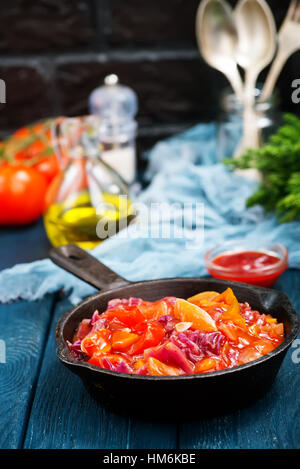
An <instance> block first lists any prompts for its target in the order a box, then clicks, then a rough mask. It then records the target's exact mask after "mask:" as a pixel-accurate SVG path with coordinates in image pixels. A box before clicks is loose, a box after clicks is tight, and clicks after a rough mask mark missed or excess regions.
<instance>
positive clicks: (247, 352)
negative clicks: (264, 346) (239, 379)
mask: <svg viewBox="0 0 300 469" xmlns="http://www.w3.org/2000/svg"><path fill="white" fill-rule="evenodd" d="M261 356H262V354H261V353H260V352H259V351H258V350H256V348H255V347H252V346H251V347H246V348H245V349H243V350H242V351H241V352H240V355H239V363H240V365H243V364H244V363H248V362H252V361H253V360H256V359H257V358H259V357H261Z"/></svg>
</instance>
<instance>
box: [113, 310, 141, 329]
mask: <svg viewBox="0 0 300 469" xmlns="http://www.w3.org/2000/svg"><path fill="white" fill-rule="evenodd" d="M106 316H107V318H108V320H114V319H117V320H118V321H120V322H121V323H123V324H125V326H127V327H130V328H132V327H134V326H135V325H136V324H138V323H141V322H143V321H144V320H145V317H144V316H143V315H142V313H141V312H140V311H139V309H138V308H137V307H136V306H126V307H124V306H120V307H118V308H116V309H112V310H110V311H108V312H107V313H106Z"/></svg>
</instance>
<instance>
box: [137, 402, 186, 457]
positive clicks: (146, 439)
mask: <svg viewBox="0 0 300 469" xmlns="http://www.w3.org/2000/svg"><path fill="white" fill-rule="evenodd" d="M141 398H142V397H141ZM145 405H146V404H145ZM128 447H129V448H130V449H176V448H177V425H176V424H172V423H166V422H151V419H150V420H144V421H143V420H139V419H136V418H132V417H131V418H130V425H129V435H128Z"/></svg>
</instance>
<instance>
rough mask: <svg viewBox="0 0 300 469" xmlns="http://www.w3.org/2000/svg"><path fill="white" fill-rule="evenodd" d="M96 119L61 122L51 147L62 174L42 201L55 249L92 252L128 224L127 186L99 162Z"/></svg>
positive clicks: (60, 119)
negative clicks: (73, 246) (69, 247)
mask: <svg viewBox="0 0 300 469" xmlns="http://www.w3.org/2000/svg"><path fill="white" fill-rule="evenodd" d="M98 128H99V119H98V118H97V117H93V116H87V117H80V118H59V119H57V120H56V121H55V123H54V127H53V144H54V148H55V151H56V153H57V155H58V157H59V159H60V162H61V165H62V167H63V171H62V172H61V173H60V174H59V175H58V176H57V178H55V179H54V181H53V182H52V184H51V185H50V187H49V189H48V192H47V195H46V210H45V214H44V224H45V228H46V232H47V235H48V238H49V240H50V242H51V243H52V244H53V245H54V246H55V247H57V246H62V245H65V244H77V245H78V246H80V247H82V248H84V249H93V248H94V247H95V246H97V245H98V244H99V243H100V242H102V241H104V240H105V239H107V238H108V237H110V236H113V235H114V234H116V233H117V232H118V231H119V230H120V229H122V228H125V227H126V226H127V225H128V224H129V222H130V221H131V219H132V218H133V217H132V215H131V202H130V198H129V188H128V185H127V184H126V183H125V182H124V181H123V180H122V178H121V177H120V176H119V175H118V173H117V172H116V171H115V170H113V169H112V168H111V167H110V166H109V165H108V164H107V163H106V162H104V161H103V160H102V159H101V145H100V143H99V137H98Z"/></svg>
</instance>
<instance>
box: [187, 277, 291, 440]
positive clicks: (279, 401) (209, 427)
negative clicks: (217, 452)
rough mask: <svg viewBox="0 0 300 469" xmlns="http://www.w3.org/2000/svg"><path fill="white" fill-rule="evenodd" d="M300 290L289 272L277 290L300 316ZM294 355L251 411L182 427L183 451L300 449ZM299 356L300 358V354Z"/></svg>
mask: <svg viewBox="0 0 300 469" xmlns="http://www.w3.org/2000/svg"><path fill="white" fill-rule="evenodd" d="M299 286H300V273H299V271H288V272H286V273H285V274H284V276H282V278H281V279H280V281H279V282H278V284H277V285H276V288H278V289H280V290H282V291H284V292H285V293H286V294H287V295H288V296H289V298H290V300H291V302H292V303H293V305H294V307H295V308H296V310H297V311H298V312H299V313H300V297H299ZM298 347H299V346H298ZM293 353H294V356H293V357H294V358H295V349H291V350H290V351H289V353H288V355H287V356H286V358H285V360H284V363H283V365H282V367H281V369H280V371H279V374H278V377H277V379H276V382H275V383H274V385H273V387H272V389H271V390H270V392H269V393H268V394H267V395H266V396H265V397H264V398H262V399H261V400H260V401H258V402H256V403H255V404H254V405H252V406H251V407H249V408H248V409H243V410H241V411H238V412H235V413H233V414H231V415H228V416H226V417H219V418H214V419H211V420H209V419H207V420H203V421H198V422H193V423H188V424H182V425H181V426H180V431H179V446H180V448H189V449H200V448H204V449H236V448H242V449H253V448H265V449H271V448H280V449H282V448H291V449H294V448H297V449H299V448H300V419H299V413H300V394H299V387H300V363H294V362H293V360H292V354H293ZM297 356H298V357H300V353H299V354H297ZM294 361H295V360H294ZM220 392H222V390H221V389H220ZM233 392H234V390H233ZM193 405H197V403H194V404H193Z"/></svg>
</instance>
